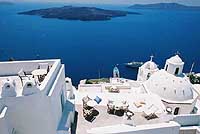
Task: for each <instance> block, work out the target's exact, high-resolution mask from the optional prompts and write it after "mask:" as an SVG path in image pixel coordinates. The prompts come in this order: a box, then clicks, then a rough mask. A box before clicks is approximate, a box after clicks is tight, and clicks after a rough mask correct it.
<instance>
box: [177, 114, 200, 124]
mask: <svg viewBox="0 0 200 134" xmlns="http://www.w3.org/2000/svg"><path fill="white" fill-rule="evenodd" d="M173 120H174V121H175V122H177V123H179V124H180V125H181V126H199V125H200V114H182V115H177V116H175V117H174V119H173Z"/></svg>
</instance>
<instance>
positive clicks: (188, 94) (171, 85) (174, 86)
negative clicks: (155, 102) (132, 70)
mask: <svg viewBox="0 0 200 134" xmlns="http://www.w3.org/2000/svg"><path fill="white" fill-rule="evenodd" d="M146 87H147V89H148V90H149V91H150V92H152V93H155V94H157V95H159V96H160V97H161V98H162V99H163V100H168V101H173V102H181V101H187V100H191V99H193V87H192V84H191V83H190V82H189V81H188V79H187V78H186V77H176V76H174V75H172V74H170V73H168V72H166V71H165V70H160V71H158V72H156V73H154V74H153V75H152V76H151V77H150V78H149V80H147V82H146Z"/></svg>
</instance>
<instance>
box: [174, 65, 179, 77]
mask: <svg viewBox="0 0 200 134" xmlns="http://www.w3.org/2000/svg"><path fill="white" fill-rule="evenodd" d="M178 72H179V68H178V67H177V68H176V70H175V75H177V74H178Z"/></svg>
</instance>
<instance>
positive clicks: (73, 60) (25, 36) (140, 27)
mask: <svg viewBox="0 0 200 134" xmlns="http://www.w3.org/2000/svg"><path fill="white" fill-rule="evenodd" d="M64 5H69V4H63V3H58V4H56V3H48V4H45V3H17V4H14V5H1V6H0V60H8V59H9V58H10V57H14V59H16V60H24V59H48V58H61V59H62V62H63V63H64V64H65V68H66V75H67V76H69V77H71V78H72V79H73V82H74V83H75V84H78V82H79V80H80V79H85V78H98V77H99V74H98V72H99V70H100V72H101V77H110V76H112V69H113V67H114V66H115V65H116V64H119V69H120V72H121V76H122V77H126V78H133V79H135V78H136V73H137V70H133V69H128V68H125V67H124V65H123V63H125V62H130V61H132V60H135V61H147V60H149V59H150V58H149V56H150V55H151V54H153V55H154V56H155V57H154V61H155V62H156V63H157V64H159V68H163V66H164V64H165V60H166V58H169V57H170V56H172V55H174V54H175V53H176V52H177V51H179V52H180V56H181V57H182V59H183V60H184V61H185V68H184V71H185V72H189V70H190V67H191V64H192V62H195V67H194V71H195V72H200V26H199V24H200V11H194V10H193V11H192V10H141V9H137V10H130V9H128V8H127V7H126V6H117V5H115V6H111V5H80V6H95V7H101V8H105V9H120V10H130V11H134V12H139V13H142V15H128V16H126V17H119V18H114V19H112V20H110V21H93V22H83V21H67V20H58V19H44V18H41V17H38V16H27V15H18V14H17V13H18V12H22V11H28V10H32V9H40V8H47V7H57V6H58V7H59V6H64Z"/></svg>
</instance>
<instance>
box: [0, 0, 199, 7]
mask: <svg viewBox="0 0 200 134" xmlns="http://www.w3.org/2000/svg"><path fill="white" fill-rule="evenodd" d="M0 1H12V2H66V3H83V4H118V5H119V4H126V5H131V4H149V3H160V2H176V3H180V4H185V5H192V6H200V0H0Z"/></svg>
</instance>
